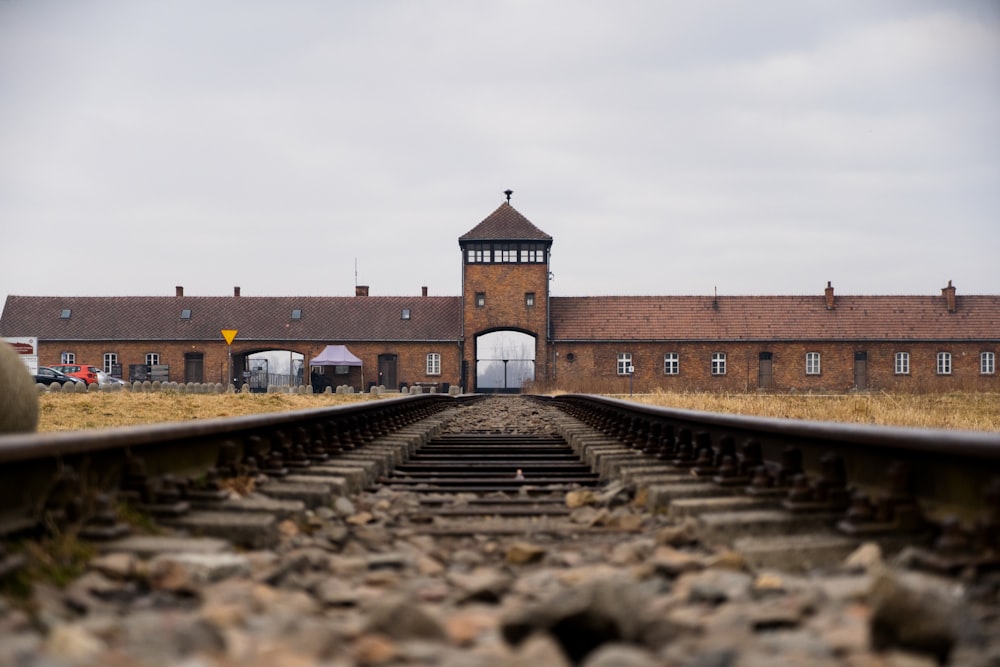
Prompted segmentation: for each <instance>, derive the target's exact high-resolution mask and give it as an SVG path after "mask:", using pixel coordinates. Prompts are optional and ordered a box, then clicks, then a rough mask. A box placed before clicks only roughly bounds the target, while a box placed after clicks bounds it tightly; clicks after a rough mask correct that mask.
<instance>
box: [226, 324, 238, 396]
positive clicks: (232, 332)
mask: <svg viewBox="0 0 1000 667" xmlns="http://www.w3.org/2000/svg"><path fill="white" fill-rule="evenodd" d="M237 333H239V331H238V330H237V329H223V330H222V337H223V338H225V339H226V352H227V355H226V356H227V360H228V364H227V366H226V377H227V378H229V379H228V380H226V383H227V384H228V383H230V382H231V383H232V384H233V388H234V389H237V387H236V378H234V377H233V340H235V339H236V334H237Z"/></svg>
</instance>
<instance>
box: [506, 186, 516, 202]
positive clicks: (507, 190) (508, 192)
mask: <svg viewBox="0 0 1000 667" xmlns="http://www.w3.org/2000/svg"><path fill="white" fill-rule="evenodd" d="M503 193H504V194H505V195H507V203H508V204H509V203H510V196H511V195H512V194H514V191H513V190H511V189H510V188H507V189H506V190H504V191H503Z"/></svg>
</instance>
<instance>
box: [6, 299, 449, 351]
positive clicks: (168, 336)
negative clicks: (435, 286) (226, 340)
mask: <svg viewBox="0 0 1000 667" xmlns="http://www.w3.org/2000/svg"><path fill="white" fill-rule="evenodd" d="M404 308H408V309H409V310H410V319H408V320H404V319H403V318H402V312H403V309H404ZM461 308H462V300H461V298H460V297H457V296H455V297H423V296H414V297H404V296H391V297H371V296H369V297H291V296H289V297H247V296H240V297H197V296H192V297H188V296H180V297H63V296H56V297H53V296H44V297H38V296H8V297H7V303H6V305H5V306H4V310H3V316H2V318H0V336H10V337H14V336H37V337H38V338H40V339H42V340H212V339H216V338H221V333H220V331H221V330H222V329H237V330H238V331H239V334H238V335H237V338H238V339H239V340H244V341H246V340H290V341H299V340H301V341H306V340H311V341H364V340H391V341H442V340H447V341H453V340H458V339H459V337H460V335H461V330H462V322H461V320H462V316H461V313H462V310H461ZM64 309H69V310H70V311H71V313H70V317H69V318H68V319H60V313H61V311H62V310H64ZM185 309H190V311H191V317H190V319H181V311H182V310H185ZM292 310H301V311H302V316H301V319H297V320H295V319H292Z"/></svg>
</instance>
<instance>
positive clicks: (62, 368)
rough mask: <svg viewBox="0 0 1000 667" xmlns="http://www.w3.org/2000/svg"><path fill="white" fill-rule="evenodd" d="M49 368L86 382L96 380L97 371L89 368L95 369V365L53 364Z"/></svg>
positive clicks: (89, 382) (90, 382) (92, 382)
mask: <svg viewBox="0 0 1000 667" xmlns="http://www.w3.org/2000/svg"><path fill="white" fill-rule="evenodd" d="M50 368H54V369H56V370H57V371H59V372H60V373H65V374H66V375H72V376H73V377H75V378H80V379H81V380H83V381H84V382H86V383H87V384H94V383H95V382H97V373H95V372H94V371H92V370H91V369H92V368H94V369H96V368H97V367H96V366H89V365H87V364H53V365H52V366H50Z"/></svg>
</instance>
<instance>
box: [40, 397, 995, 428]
mask: <svg viewBox="0 0 1000 667" xmlns="http://www.w3.org/2000/svg"><path fill="white" fill-rule="evenodd" d="M615 398H621V399H624V400H633V401H636V402H640V403H647V404H651V405H658V406H663V407H672V408H681V409H685V410H704V411H708V412H727V413H732V414H742V415H755V416H761V417H779V418H790V419H808V420H815V421H836V422H850V423H858V424H882V425H892V426H915V427H921V428H947V429H967V430H976V431H1000V394H985V393H951V394H916V395H915V394H875V393H873V394H849V395H829V396H817V395H785V394H707V393H704V394H696V393H653V394H637V395H635V396H633V397H631V398H629V397H628V396H615ZM39 400H40V419H39V428H38V430H39V431H75V430H83V429H95V428H108V427H116V426H132V425H136V424H154V423H160V422H172V421H188V420H192V419H211V418H214V417H235V416H239V415H247V414H256V413H260V412H278V411H283V410H300V409H306V408H317V407H324V406H330V405H340V404H344V403H356V402H359V401H367V400H378V399H377V398H373V397H371V396H370V395H368V394H317V395H298V394H181V393H174V392H161V393H150V394H147V393H125V392H121V393H118V392H116V393H113V394H108V393H98V394H43V395H42V396H41V397H40V399H39Z"/></svg>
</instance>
